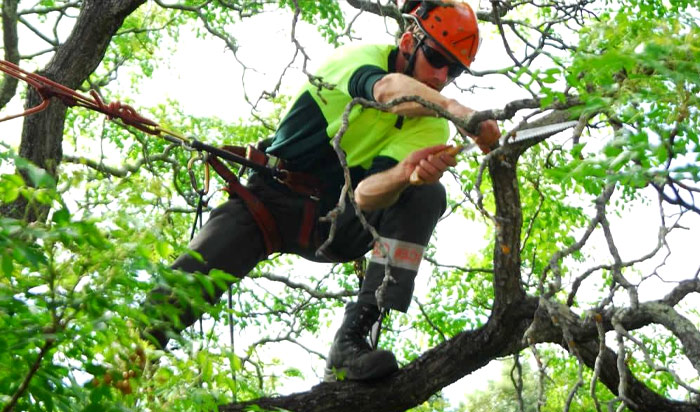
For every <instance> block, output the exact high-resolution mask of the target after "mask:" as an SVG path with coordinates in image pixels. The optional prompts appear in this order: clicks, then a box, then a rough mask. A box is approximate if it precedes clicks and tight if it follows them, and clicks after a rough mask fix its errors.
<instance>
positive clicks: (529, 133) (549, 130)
mask: <svg viewBox="0 0 700 412" xmlns="http://www.w3.org/2000/svg"><path fill="white" fill-rule="evenodd" d="M577 124H578V121H576V120H572V121H569V122H562V123H554V124H548V125H547V126H541V127H533V128H532V129H525V130H520V131H517V132H515V137H514V138H512V139H508V138H507V137H506V139H507V140H506V141H507V143H515V142H519V141H522V140H527V139H533V138H535V137H540V136H546V135H552V134H555V133H559V132H561V131H564V130H566V129H568V128H570V127H574V126H576V125H577ZM507 136H512V134H508V135H507Z"/></svg>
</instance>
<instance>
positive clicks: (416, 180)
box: [408, 144, 465, 186]
mask: <svg viewBox="0 0 700 412" xmlns="http://www.w3.org/2000/svg"><path fill="white" fill-rule="evenodd" d="M464 147H465V146H463V145H461V144H460V145H457V146H450V147H448V148H446V149H445V150H442V151H440V152H438V153H436V154H435V155H434V156H441V155H442V154H448V155H450V156H456V155H457V154H458V153H460V152H461V151H462V150H464ZM417 168H418V166H416V169H413V173H411V176H410V177H409V179H408V181H409V183H410V184H412V185H414V186H418V185H422V184H424V183H425V182H424V181H423V179H421V178H420V176H418V169H417Z"/></svg>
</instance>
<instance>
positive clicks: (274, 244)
mask: <svg viewBox="0 0 700 412" xmlns="http://www.w3.org/2000/svg"><path fill="white" fill-rule="evenodd" d="M207 161H208V162H209V164H210V165H212V167H213V168H214V170H216V172H217V173H218V174H219V175H220V176H221V177H223V178H224V179H225V180H226V182H227V183H228V187H227V188H226V190H227V191H228V192H229V194H230V195H236V196H238V197H239V198H241V200H243V202H244V203H245V205H246V207H247V208H248V210H249V211H250V214H251V215H253V219H255V223H257V224H258V228H260V231H261V232H262V235H263V239H264V241H265V250H266V251H267V254H268V255H271V254H272V253H274V252H277V251H279V250H280V249H281V247H282V237H281V236H280V233H279V229H278V228H277V223H275V218H274V217H272V214H271V213H270V211H269V210H267V207H265V205H264V204H263V202H261V201H260V199H258V198H257V196H255V195H254V194H252V193H251V192H250V191H249V190H248V189H247V188H246V187H245V186H243V185H242V184H241V182H240V181H239V180H238V177H236V175H235V174H233V172H232V171H231V170H230V169H229V168H228V167H226V166H225V165H224V164H223V163H222V162H221V160H219V159H218V158H217V157H214V156H210V157H209V159H208V160H207Z"/></svg>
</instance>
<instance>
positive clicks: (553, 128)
mask: <svg viewBox="0 0 700 412" xmlns="http://www.w3.org/2000/svg"><path fill="white" fill-rule="evenodd" d="M577 124H578V121H576V120H572V121H568V122H561V123H553V124H548V125H546V126H540V127H533V128H530V129H524V130H518V131H516V132H511V133H508V134H507V135H505V136H503V137H501V139H500V141H499V143H500V145H502V146H503V145H506V144H509V145H510V144H513V143H517V142H522V141H525V140H532V139H536V138H538V137H542V136H548V135H553V134H555V133H559V132H562V131H564V130H566V129H568V128H570V127H574V126H576V125H577ZM475 147H477V144H476V143H469V144H466V145H461V144H460V145H456V146H450V147H448V148H447V149H445V150H443V151H442V152H441V153H439V154H442V153H447V154H449V155H451V156H456V155H457V154H459V153H462V152H468V151H470V150H472V149H474V148H475ZM410 183H411V184H412V185H422V184H423V183H424V182H423V180H422V179H421V178H420V177H419V176H418V172H417V171H413V173H412V174H411V178H410Z"/></svg>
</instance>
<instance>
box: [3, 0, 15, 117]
mask: <svg viewBox="0 0 700 412" xmlns="http://www.w3.org/2000/svg"><path fill="white" fill-rule="evenodd" d="M18 2H19V0H4V1H3V3H2V41H3V43H2V44H3V48H4V49H5V60H7V61H8V62H10V63H14V64H18V63H19V48H18V45H19V40H18V38H17V3H18ZM3 77H4V79H3V82H2V87H0V109H2V108H3V107H5V105H6V104H7V103H8V102H9V101H10V100H11V99H12V97H13V96H14V95H15V91H17V82H18V80H17V79H15V78H14V77H10V76H8V75H6V74H5V75H4V76H3Z"/></svg>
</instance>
